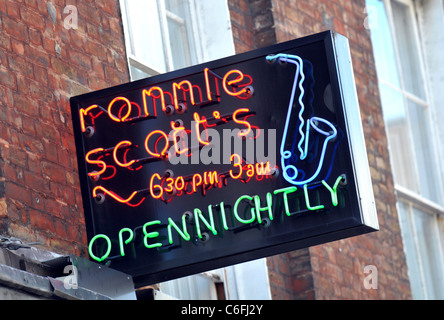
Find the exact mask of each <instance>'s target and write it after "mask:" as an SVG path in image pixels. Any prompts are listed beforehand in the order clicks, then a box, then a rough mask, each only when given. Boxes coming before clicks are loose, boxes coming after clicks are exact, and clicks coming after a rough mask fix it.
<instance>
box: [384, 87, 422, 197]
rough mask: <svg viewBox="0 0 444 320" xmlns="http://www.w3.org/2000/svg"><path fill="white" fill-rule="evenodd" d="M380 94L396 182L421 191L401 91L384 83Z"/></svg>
mask: <svg viewBox="0 0 444 320" xmlns="http://www.w3.org/2000/svg"><path fill="white" fill-rule="evenodd" d="M380 94H381V100H382V105H383V111H384V118H385V121H386V130H387V135H388V140H389V148H390V158H391V162H392V170H393V175H394V177H395V182H396V184H399V185H401V186H403V187H406V188H408V189H410V190H412V191H415V192H417V193H419V184H418V181H417V179H416V170H415V160H414V148H413V145H412V142H411V138H410V131H409V130H410V128H409V125H408V122H407V117H406V111H405V107H404V97H403V96H402V94H401V93H399V92H397V91H395V90H393V89H390V88H389V87H386V86H384V85H381V86H380Z"/></svg>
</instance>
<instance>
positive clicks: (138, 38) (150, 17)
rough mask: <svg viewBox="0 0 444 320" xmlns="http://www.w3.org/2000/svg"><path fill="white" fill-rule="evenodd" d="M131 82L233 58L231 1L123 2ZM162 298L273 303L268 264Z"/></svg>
mask: <svg viewBox="0 0 444 320" xmlns="http://www.w3.org/2000/svg"><path fill="white" fill-rule="evenodd" d="M120 7H121V12H122V22H123V28H124V34H125V46H126V52H127V59H128V68H129V71H130V76H131V80H138V79H142V78H146V77H150V76H154V75H157V74H162V73H165V72H169V71H173V70H176V69H180V68H184V67H187V66H190V65H194V64H198V63H203V62H206V61H210V60H215V59H219V58H222V57H225V56H229V55H233V54H234V53H235V51H234V42H233V36H232V32H231V22H230V15H229V11H228V4H227V0H204V1H203V0H120ZM160 290H161V292H162V293H163V294H161V295H159V296H161V297H163V298H165V297H168V298H178V299H191V300H195V299H223V298H226V299H270V298H271V294H270V290H269V285H268V274H267V267H266V262H265V259H260V260H256V261H251V262H247V263H244V264H239V265H236V266H231V267H227V268H223V269H219V270H214V271H211V272H205V273H202V274H198V275H194V276H189V277H185V278H181V279H177V280H173V281H168V282H164V283H161V284H160Z"/></svg>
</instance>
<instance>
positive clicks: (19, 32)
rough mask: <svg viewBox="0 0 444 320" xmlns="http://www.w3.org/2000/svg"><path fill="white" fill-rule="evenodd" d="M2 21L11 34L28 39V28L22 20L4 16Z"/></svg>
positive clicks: (24, 39) (23, 39)
mask: <svg viewBox="0 0 444 320" xmlns="http://www.w3.org/2000/svg"><path fill="white" fill-rule="evenodd" d="M2 23H3V27H4V30H5V31H6V33H8V34H9V35H10V36H12V37H14V38H16V39H17V40H21V41H28V28H27V26H26V25H25V24H24V23H22V22H21V21H19V22H17V21H15V20H12V19H10V18H9V17H5V16H4V17H2Z"/></svg>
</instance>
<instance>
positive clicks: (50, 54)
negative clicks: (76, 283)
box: [0, 0, 129, 255]
mask: <svg viewBox="0 0 444 320" xmlns="http://www.w3.org/2000/svg"><path fill="white" fill-rule="evenodd" d="M69 4H73V5H75V7H76V8H77V10H78V11H77V13H78V16H77V17H78V24H77V26H78V29H73V28H71V29H67V28H65V27H64V20H65V19H67V18H69V17H68V15H69V14H74V12H72V11H66V13H63V10H64V9H65V7H66V5H69ZM68 22H73V21H72V20H71V21H68ZM68 26H70V25H69V24H68ZM71 26H73V25H72V24H71ZM128 80H129V76H128V70H127V66H126V58H125V47H124V41H123V35H122V27H121V18H120V12H119V6H118V1H109V0H100V1H90V0H77V1H70V0H67V1H65V0H52V1H41V0H1V1H0V235H4V236H14V237H18V238H21V239H23V240H25V241H39V242H40V243H41V244H42V245H43V246H44V247H46V248H49V249H50V250H53V251H56V252H57V251H58V252H69V253H74V254H78V255H84V254H85V253H86V250H85V247H86V231H85V226H84V219H83V212H82V211H83V206H82V199H81V195H80V187H79V181H78V174H77V162H76V153H75V144H74V137H73V129H72V123H71V115H70V107H69V98H70V97H71V96H74V95H78V94H81V93H84V92H88V91H90V90H97V89H100V88H104V87H108V86H111V85H116V84H119V83H123V82H127V81H128Z"/></svg>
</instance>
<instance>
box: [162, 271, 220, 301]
mask: <svg viewBox="0 0 444 320" xmlns="http://www.w3.org/2000/svg"><path fill="white" fill-rule="evenodd" d="M160 291H162V292H163V293H166V294H168V295H170V296H172V297H174V298H177V299H181V300H216V299H217V294H216V286H215V284H214V282H213V281H212V280H210V279H209V278H207V277H204V276H202V275H194V276H188V277H184V278H180V279H176V280H171V281H167V282H162V283H161V284H160Z"/></svg>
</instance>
